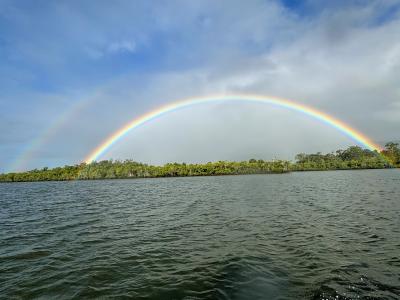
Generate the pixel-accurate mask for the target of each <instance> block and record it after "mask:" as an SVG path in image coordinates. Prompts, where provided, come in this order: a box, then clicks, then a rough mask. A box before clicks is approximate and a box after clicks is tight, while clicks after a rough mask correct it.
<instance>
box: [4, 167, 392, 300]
mask: <svg viewBox="0 0 400 300" xmlns="http://www.w3.org/2000/svg"><path fill="white" fill-rule="evenodd" d="M399 213H400V171H399V170H368V171H329V172H304V173H291V174H284V175H248V176H221V177H191V178H164V179H138V180H109V181H75V182H43V183H4V184H0V298H2V299H3V298H4V299H31V298H39V299H48V298H50V299H52V298H57V299H82V298H85V299H91V298H93V299H94V298H96V299H97V298H102V299H108V298H114V299H115V298H117V299H118V298H121V299H124V298H133V299H399V298H400V215H399Z"/></svg>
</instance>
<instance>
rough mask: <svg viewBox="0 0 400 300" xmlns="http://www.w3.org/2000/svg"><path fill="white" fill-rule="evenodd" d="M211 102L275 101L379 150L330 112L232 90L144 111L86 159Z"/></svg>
mask: <svg viewBox="0 0 400 300" xmlns="http://www.w3.org/2000/svg"><path fill="white" fill-rule="evenodd" d="M212 102H214V103H215V102H255V103H264V104H270V105H275V106H278V107H282V108H287V109H290V110H293V111H297V112H300V113H303V114H305V115H308V116H310V117H313V118H314V119H316V120H319V121H321V122H323V123H325V124H327V125H329V126H331V127H333V128H335V129H337V130H338V131H340V132H342V133H343V134H345V135H347V136H348V137H350V138H351V139H353V140H354V141H355V142H357V143H358V144H361V145H363V146H364V147H366V148H368V149H370V150H377V151H378V152H379V151H381V150H382V148H381V146H380V145H378V144H375V143H374V142H373V141H372V140H371V139H370V138H368V137H367V136H366V135H364V134H362V133H361V132H359V131H358V130H356V129H355V128H352V127H350V126H349V125H347V124H346V123H344V122H342V121H340V120H338V119H336V118H334V117H333V116H331V115H329V114H327V113H324V112H322V111H319V110H317V109H315V108H313V107H310V106H306V105H304V104H300V103H297V102H294V101H292V100H288V99H281V98H277V97H270V96H262V95H248V94H234V95H214V96H204V97H193V98H187V99H184V100H178V101H175V102H172V103H169V104H166V105H163V106H161V107H159V108H157V109H155V110H152V111H150V112H148V113H145V114H143V115H141V116H139V117H137V118H135V119H133V120H132V121H130V122H128V123H127V124H126V125H124V126H123V127H121V128H120V129H118V130H117V131H115V132H114V133H113V134H112V135H110V136H109V137H108V138H107V139H105V140H104V141H103V142H102V143H100V144H99V145H98V146H97V147H96V148H95V149H94V150H93V151H92V152H91V153H90V154H89V155H88V156H87V157H86V158H85V160H84V161H85V162H86V163H91V162H93V161H95V160H97V159H98V158H99V157H100V156H101V155H103V154H104V153H105V152H106V151H107V150H109V149H110V148H111V147H112V146H113V145H114V144H115V143H116V142H117V141H119V140H120V139H122V138H123V137H124V136H125V135H126V134H127V133H128V132H129V131H131V130H133V129H135V128H137V127H139V126H141V125H143V124H145V123H147V122H150V121H152V120H154V119H157V118H159V117H161V116H163V115H165V114H168V113H171V112H173V111H176V110H179V109H183V108H187V107H190V106H194V105H200V104H206V103H212Z"/></svg>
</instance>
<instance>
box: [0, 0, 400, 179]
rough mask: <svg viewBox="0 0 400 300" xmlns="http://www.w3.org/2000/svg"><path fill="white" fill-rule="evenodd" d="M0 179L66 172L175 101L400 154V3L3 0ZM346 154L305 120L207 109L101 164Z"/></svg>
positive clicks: (279, 121) (156, 125)
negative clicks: (262, 100) (317, 114)
mask: <svg viewBox="0 0 400 300" xmlns="http://www.w3.org/2000/svg"><path fill="white" fill-rule="evenodd" d="M0 76H1V80H0V172H5V171H13V170H25V169H31V168H36V167H37V168H41V167H43V166H50V167H52V166H58V165H64V164H75V163H79V162H80V161H82V160H83V158H84V157H85V156H87V154H88V153H89V152H91V150H92V149H93V148H94V147H96V146H97V145H98V144H99V143H100V142H101V141H103V140H104V139H105V138H106V137H107V136H108V135H110V134H111V133H113V132H114V131H115V130H117V129H118V128H119V127H121V126H122V125H124V124H125V123H127V122H128V121H129V120H131V119H133V118H135V117H137V116H140V115H141V114H143V113H145V112H147V111H149V110H152V109H154V108H157V107H158V106H159V105H160V104H165V103H168V102H171V101H175V100H178V99H182V98H187V97H192V96H202V95H208V94H215V93H253V94H262V95H272V96H278V97H282V98H290V99H293V100H295V101H298V102H300V103H304V104H307V105H309V106H313V107H315V108H318V109H320V110H322V111H324V112H327V113H329V114H331V115H333V116H335V117H336V118H338V119H341V120H342V121H344V122H346V123H348V124H349V125H351V126H353V127H355V128H357V129H358V130H359V131H361V132H363V133H364V134H366V135H367V136H369V137H370V138H371V139H373V140H374V141H376V142H380V143H384V142H386V141H389V140H399V139H400V134H399V129H400V1H398V0H382V1H367V0H366V1H350V0H348V1H347V0H338V1H322V0H321V1H313V0H310V1H307V0H305V1H289V0H282V1H278V0H276V1H268V0H264V1H222V0H221V1H214V0H210V1H207V0H204V1H203V0H202V1H183V0H182V1H113V2H110V1H40V0H38V1H7V0H0ZM352 144H354V141H352V140H349V138H348V137H346V136H344V135H343V134H342V133H340V132H338V131H336V130H334V129H332V128H331V127H328V126H327V125H325V124H322V123H321V122H318V121H316V120H313V119H310V117H307V116H304V115H301V114H299V113H295V112H293V111H287V110H284V109H280V108H276V107H269V106H268V105H259V104H251V103H248V104H235V105H233V104H211V105H205V106H198V107H192V108H188V109H185V110H181V111H179V112H174V113H171V114H168V115H165V116H163V117H162V118H160V119H158V120H157V121H154V122H151V123H149V124H147V125H146V126H143V127H141V128H139V129H137V130H133V131H131V132H130V133H129V134H128V135H127V136H126V138H124V139H123V140H121V141H119V142H118V143H117V144H116V145H115V146H114V147H113V148H111V149H110V151H108V152H107V153H105V154H104V156H103V157H102V159H103V158H104V159H108V158H114V159H125V158H132V159H135V160H138V161H143V162H147V163H155V164H162V163H165V162H168V161H180V162H182V161H185V162H205V161H213V160H241V159H249V158H252V157H256V158H263V159H271V158H275V157H278V158H289V159H292V158H293V156H294V155H295V154H296V153H299V152H317V151H323V152H330V151H333V150H336V149H338V148H343V147H346V146H348V145H352Z"/></svg>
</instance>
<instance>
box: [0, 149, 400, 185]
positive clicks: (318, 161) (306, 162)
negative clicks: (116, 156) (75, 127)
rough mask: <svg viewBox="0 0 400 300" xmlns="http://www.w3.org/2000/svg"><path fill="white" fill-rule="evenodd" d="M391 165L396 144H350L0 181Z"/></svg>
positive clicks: (396, 158)
mask: <svg viewBox="0 0 400 300" xmlns="http://www.w3.org/2000/svg"><path fill="white" fill-rule="evenodd" d="M393 167H400V148H399V144H397V143H388V144H386V146H385V149H384V150H383V151H382V152H381V153H378V152H377V151H370V150H367V149H362V148H360V147H358V146H351V147H349V148H347V149H346V150H338V151H336V152H334V153H328V154H322V153H320V152H318V153H315V154H304V153H301V154H298V155H296V161H295V162H290V161H284V160H275V161H264V160H262V159H258V160H257V159H250V160H249V161H242V162H229V161H219V162H209V163H206V164H185V163H168V164H165V165H163V166H152V165H147V164H143V163H138V162H135V161H132V160H125V161H113V160H103V161H100V162H93V163H90V164H84V163H83V164H79V165H75V166H64V167H58V168H53V169H48V168H43V169H41V170H38V169H35V170H32V171H28V172H19V173H7V174H0V182H16V181H50V180H57V181H60V180H87V179H117V178H150V177H181V176H216V175H240V174H269V173H287V172H291V171H316V170H348V169H383V168H393Z"/></svg>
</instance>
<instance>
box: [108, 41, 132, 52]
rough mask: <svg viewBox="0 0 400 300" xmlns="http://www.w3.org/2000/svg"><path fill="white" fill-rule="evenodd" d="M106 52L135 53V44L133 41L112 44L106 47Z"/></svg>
mask: <svg viewBox="0 0 400 300" xmlns="http://www.w3.org/2000/svg"><path fill="white" fill-rule="evenodd" d="M107 51H108V52H110V53H121V52H129V53H134V52H135V51H136V43H135V42H133V41H120V42H114V43H111V44H110V45H108V47H107Z"/></svg>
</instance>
